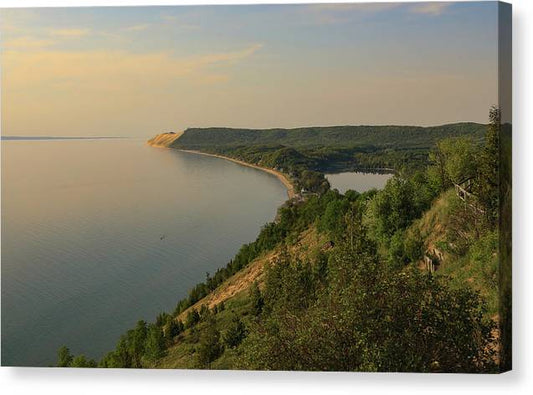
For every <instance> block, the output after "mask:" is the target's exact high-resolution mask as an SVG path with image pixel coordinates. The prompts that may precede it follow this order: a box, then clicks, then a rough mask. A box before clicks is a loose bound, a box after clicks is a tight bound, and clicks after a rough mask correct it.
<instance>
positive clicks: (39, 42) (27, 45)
mask: <svg viewBox="0 0 533 395" xmlns="http://www.w3.org/2000/svg"><path fill="white" fill-rule="evenodd" d="M54 43H55V42H54V41H53V40H43V39H35V38H32V37H17V38H13V39H10V40H6V41H4V42H3V43H2V47H3V48H4V49H8V50H13V51H17V50H24V49H33V50H35V49H41V48H44V47H49V46H51V45H53V44H54Z"/></svg>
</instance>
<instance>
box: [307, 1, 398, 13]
mask: <svg viewBox="0 0 533 395" xmlns="http://www.w3.org/2000/svg"><path fill="white" fill-rule="evenodd" d="M399 6H400V4H399V3H337V4H310V5H309V6H308V7H309V8H311V9H313V10H315V11H335V12H345V11H361V12H370V13H374V12H381V11H388V10H391V9H393V8H397V7H399Z"/></svg>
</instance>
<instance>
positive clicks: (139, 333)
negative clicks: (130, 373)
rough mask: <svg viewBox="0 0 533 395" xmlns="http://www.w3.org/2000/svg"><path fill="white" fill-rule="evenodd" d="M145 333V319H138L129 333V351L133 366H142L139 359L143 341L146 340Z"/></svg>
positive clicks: (141, 354)
mask: <svg viewBox="0 0 533 395" xmlns="http://www.w3.org/2000/svg"><path fill="white" fill-rule="evenodd" d="M147 333H148V329H147V327H146V321H143V320H140V321H138V322H137V326H136V327H135V329H134V330H133V332H130V333H129V335H130V336H129V337H130V342H129V346H130V347H129V353H130V355H131V356H132V367H133V368H140V367H142V363H141V360H142V357H143V355H144V343H145V341H146V336H147Z"/></svg>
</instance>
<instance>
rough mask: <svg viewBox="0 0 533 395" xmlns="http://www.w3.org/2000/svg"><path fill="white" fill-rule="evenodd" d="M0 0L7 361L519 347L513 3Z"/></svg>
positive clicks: (427, 356) (223, 362) (462, 353)
mask: <svg viewBox="0 0 533 395" xmlns="http://www.w3.org/2000/svg"><path fill="white" fill-rule="evenodd" d="M0 16H1V27H0V29H1V35H2V40H1V48H2V51H1V69H2V84H1V99H2V107H1V112H2V124H1V126H2V141H1V152H2V160H1V166H2V169H1V170H2V196H1V197H2V199H1V200H2V202H1V222H2V226H1V243H2V244H1V246H2V249H1V278H2V280H1V281H2V284H1V285H2V289H1V307H2V332H1V342H2V365H3V366H37V367H63V368H147V369H230V370H231V369H241V370H285V371H352V372H427V373H441V372H446V373H450V372H451V373H501V372H504V371H507V370H510V369H511V368H512V349H511V345H512V337H511V332H512V330H511V329H512V317H511V303H512V292H511V273H512V271H511V191H512V187H511V135H512V132H511V125H512V119H511V114H512V110H511V64H512V60H511V47H512V45H511V21H512V18H511V6H510V5H509V4H505V3H502V2H494V1H486V2H484V1H482V2H461V3H455V2H420V3H401V2H390V3H348V4H299V5H294V4H278V5H225V6H164V7H163V6H145V7H100V8H99V7H70V8H19V9H15V8H11V9H7V8H4V9H1V10H0Z"/></svg>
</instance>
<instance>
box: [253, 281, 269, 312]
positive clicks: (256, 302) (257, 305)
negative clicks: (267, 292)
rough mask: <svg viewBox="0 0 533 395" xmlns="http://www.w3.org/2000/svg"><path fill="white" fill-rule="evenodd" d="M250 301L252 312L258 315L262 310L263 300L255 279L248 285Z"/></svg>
mask: <svg viewBox="0 0 533 395" xmlns="http://www.w3.org/2000/svg"><path fill="white" fill-rule="evenodd" d="M250 302H251V305H252V314H253V315H255V316H258V315H259V314H261V312H262V311H263V305H264V304H265V301H264V299H263V295H261V290H260V289H259V285H258V284H257V281H255V282H254V283H253V284H252V286H251V287H250Z"/></svg>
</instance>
